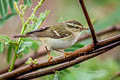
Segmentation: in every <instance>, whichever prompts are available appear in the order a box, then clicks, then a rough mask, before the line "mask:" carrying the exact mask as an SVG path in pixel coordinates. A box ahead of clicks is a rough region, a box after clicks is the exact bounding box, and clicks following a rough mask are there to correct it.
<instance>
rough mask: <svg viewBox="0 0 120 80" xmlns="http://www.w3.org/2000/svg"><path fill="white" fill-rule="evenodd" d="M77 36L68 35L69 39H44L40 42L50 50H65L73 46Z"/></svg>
mask: <svg viewBox="0 0 120 80" xmlns="http://www.w3.org/2000/svg"><path fill="white" fill-rule="evenodd" d="M78 36H79V35H77V36H76V35H70V36H69V37H65V38H60V39H55V38H44V39H41V41H42V42H43V43H44V44H46V45H47V46H49V47H50V48H52V49H65V48H68V47H70V46H72V45H74V44H75V43H76V41H77V37H78Z"/></svg>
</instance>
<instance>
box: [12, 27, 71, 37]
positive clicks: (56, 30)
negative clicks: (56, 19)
mask: <svg viewBox="0 0 120 80" xmlns="http://www.w3.org/2000/svg"><path fill="white" fill-rule="evenodd" d="M71 34H72V32H70V31H68V30H67V29H66V28H65V27H64V25H59V26H58V25H54V26H50V27H41V28H40V29H39V30H35V31H31V32H28V33H26V34H25V35H17V36H14V37H15V38H18V37H49V38H55V39H59V38H64V37H67V36H69V35H71Z"/></svg>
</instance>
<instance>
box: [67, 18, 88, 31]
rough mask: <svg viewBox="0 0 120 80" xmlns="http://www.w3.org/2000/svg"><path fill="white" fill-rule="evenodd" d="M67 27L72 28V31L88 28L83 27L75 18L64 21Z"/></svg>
mask: <svg viewBox="0 0 120 80" xmlns="http://www.w3.org/2000/svg"><path fill="white" fill-rule="evenodd" d="M65 24H66V26H67V28H68V29H70V30H72V31H73V32H80V31H83V30H88V28H85V27H83V25H82V24H81V23H80V22H78V21H75V20H69V21H66V22H65Z"/></svg>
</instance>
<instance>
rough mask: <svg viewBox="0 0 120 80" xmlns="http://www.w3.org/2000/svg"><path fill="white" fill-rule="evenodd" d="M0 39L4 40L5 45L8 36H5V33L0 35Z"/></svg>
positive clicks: (7, 41)
mask: <svg viewBox="0 0 120 80" xmlns="http://www.w3.org/2000/svg"><path fill="white" fill-rule="evenodd" d="M0 41H1V42H4V43H5V45H7V44H8V43H9V41H10V38H9V37H8V36H5V35H0Z"/></svg>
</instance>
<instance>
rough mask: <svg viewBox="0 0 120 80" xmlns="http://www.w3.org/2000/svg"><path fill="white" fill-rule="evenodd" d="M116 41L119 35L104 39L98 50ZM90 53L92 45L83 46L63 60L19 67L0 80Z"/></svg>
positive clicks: (119, 38)
mask: <svg viewBox="0 0 120 80" xmlns="http://www.w3.org/2000/svg"><path fill="white" fill-rule="evenodd" d="M117 41H120V34H118V35H116V36H114V37H111V38H108V39H105V40H103V41H100V42H99V43H98V45H99V49H100V48H101V47H104V45H105V46H107V45H110V44H112V43H115V42H117ZM91 51H94V45H93V44H90V45H88V46H85V47H83V48H80V49H78V50H76V51H74V52H73V53H72V54H70V55H69V56H68V57H67V58H64V56H60V57H56V58H55V59H53V60H51V61H50V62H48V60H45V61H40V62H39V64H37V65H33V66H30V65H27V66H24V67H21V68H19V69H16V70H14V71H12V72H8V73H5V74H2V75H0V79H8V78H9V79H10V78H15V77H17V76H20V75H23V74H25V73H28V72H31V71H35V70H37V69H40V68H43V67H48V66H52V65H56V64H60V63H63V62H66V61H70V60H74V59H75V58H77V57H79V56H80V55H81V54H82V55H83V54H90V52H91Z"/></svg>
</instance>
